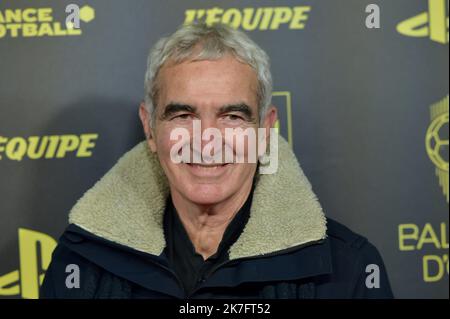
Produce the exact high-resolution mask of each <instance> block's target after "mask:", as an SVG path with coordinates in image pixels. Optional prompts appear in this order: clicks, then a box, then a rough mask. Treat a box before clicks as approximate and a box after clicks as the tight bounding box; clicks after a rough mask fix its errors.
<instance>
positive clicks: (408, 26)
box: [397, 0, 449, 44]
mask: <svg viewBox="0 0 450 319" xmlns="http://www.w3.org/2000/svg"><path fill="white" fill-rule="evenodd" d="M447 12H448V0H428V11H426V12H422V13H420V14H418V15H416V16H414V17H411V18H409V19H407V20H405V21H402V22H400V23H399V24H398V25H397V31H398V32H399V33H400V34H403V35H405V36H409V37H429V38H430V39H431V40H432V41H435V42H438V43H442V44H447V43H448V42H449V41H448V38H449V37H448V14H447Z"/></svg>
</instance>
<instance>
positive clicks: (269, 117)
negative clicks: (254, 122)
mask: <svg viewBox="0 0 450 319" xmlns="http://www.w3.org/2000/svg"><path fill="white" fill-rule="evenodd" d="M277 119H278V110H277V108H276V106H275V105H271V106H269V108H268V109H267V111H266V114H265V116H264V119H263V123H262V124H263V127H264V128H266V129H267V130H268V132H267V134H270V131H269V129H270V128H271V127H274V125H275V122H276V121H277ZM267 136H269V135H267Z"/></svg>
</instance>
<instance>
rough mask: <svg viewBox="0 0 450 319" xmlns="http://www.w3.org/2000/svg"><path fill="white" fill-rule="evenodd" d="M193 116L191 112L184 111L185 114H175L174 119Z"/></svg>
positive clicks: (184, 118) (185, 118)
mask: <svg viewBox="0 0 450 319" xmlns="http://www.w3.org/2000/svg"><path fill="white" fill-rule="evenodd" d="M190 117H191V114H189V113H183V114H178V115H176V116H174V119H181V120H187V119H189V118H190Z"/></svg>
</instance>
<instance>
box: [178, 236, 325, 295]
mask: <svg viewBox="0 0 450 319" xmlns="http://www.w3.org/2000/svg"><path fill="white" fill-rule="evenodd" d="M323 241H324V239H319V240H315V241H310V242H307V243H304V244H300V245H297V246H294V247H289V248H286V249H283V250H278V251H276V252H272V253H268V254H264V255H256V256H249V257H241V258H237V259H232V260H226V261H224V262H222V263H220V264H218V265H217V266H216V267H214V268H213V269H212V270H211V271H210V272H209V273H208V274H207V277H206V278H203V282H205V281H206V280H207V279H208V278H210V277H211V276H212V275H213V274H214V273H215V272H216V271H217V270H219V269H220V268H221V267H223V266H224V265H227V264H229V263H233V262H237V261H242V260H249V259H257V258H266V257H273V256H277V255H283V254H287V253H289V252H291V251H295V250H298V249H301V248H305V247H308V246H312V245H315V244H319V243H322V242H323ZM202 288H204V287H202V285H200V286H197V287H196V288H195V289H194V290H193V291H192V292H191V293H189V294H188V296H187V298H190V297H192V296H193V295H194V294H195V293H196V292H197V291H198V290H200V289H202Z"/></svg>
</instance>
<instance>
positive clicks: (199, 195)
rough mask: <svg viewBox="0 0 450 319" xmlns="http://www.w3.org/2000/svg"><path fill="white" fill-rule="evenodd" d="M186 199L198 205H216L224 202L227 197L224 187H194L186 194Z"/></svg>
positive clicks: (209, 185)
mask: <svg viewBox="0 0 450 319" xmlns="http://www.w3.org/2000/svg"><path fill="white" fill-rule="evenodd" d="M185 196H186V198H187V199H188V200H189V201H191V202H192V203H195V204H197V205H214V204H217V203H220V202H222V201H224V200H225V199H226V198H227V196H226V192H225V191H224V189H223V186H222V185H211V184H208V185H202V184H200V185H192V188H191V189H190V190H189V191H187V192H186V193H185Z"/></svg>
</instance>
